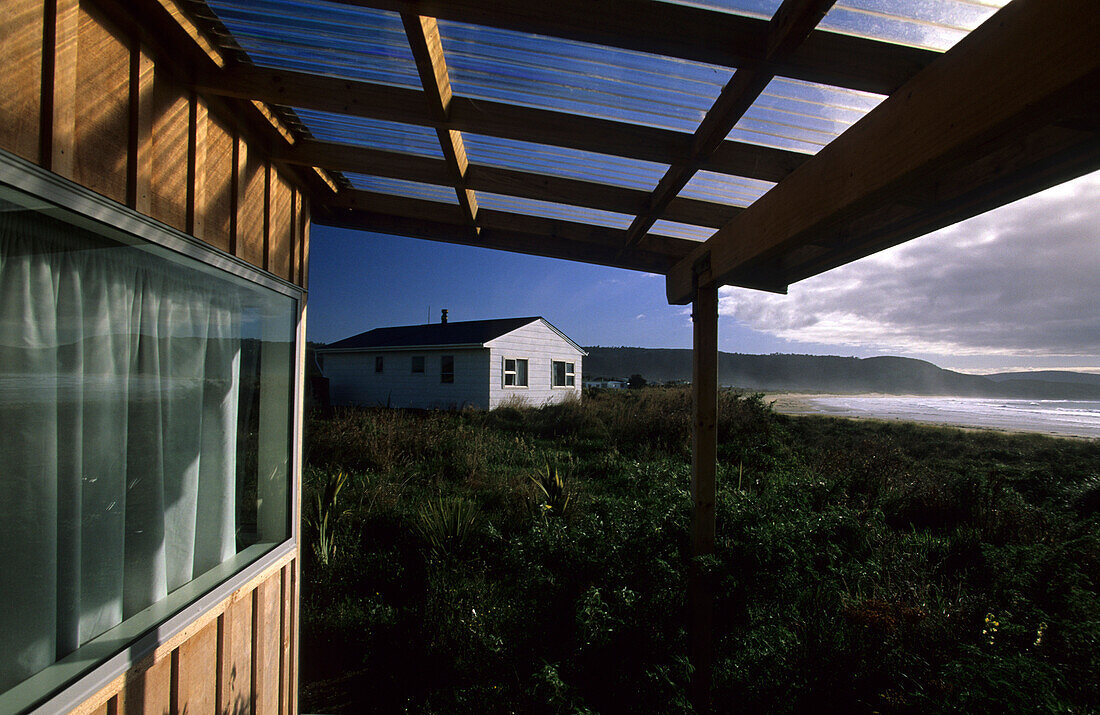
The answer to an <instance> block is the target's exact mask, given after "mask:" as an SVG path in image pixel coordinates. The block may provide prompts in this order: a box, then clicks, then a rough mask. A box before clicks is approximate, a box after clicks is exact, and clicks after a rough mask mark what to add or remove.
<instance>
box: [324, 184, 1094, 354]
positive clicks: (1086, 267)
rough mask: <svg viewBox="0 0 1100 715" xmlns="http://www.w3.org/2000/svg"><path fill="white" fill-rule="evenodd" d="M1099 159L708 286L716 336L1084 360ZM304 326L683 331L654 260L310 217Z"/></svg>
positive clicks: (831, 350)
mask: <svg viewBox="0 0 1100 715" xmlns="http://www.w3.org/2000/svg"><path fill="white" fill-rule="evenodd" d="M1097 207H1100V173H1097V174H1093V175H1090V176H1086V177H1083V178H1081V179H1078V180H1077V181H1074V182H1069V183H1067V184H1063V185H1062V186H1059V187H1055V188H1053V189H1050V190H1048V191H1046V192H1043V193H1041V194H1038V195H1036V196H1033V197H1030V198H1028V199H1024V200H1022V201H1019V202H1016V203H1015V204H1010V205H1008V206H1005V207H1002V208H1001V209H998V210H996V211H992V212H989V213H987V214H984V215H982V216H978V217H975V218H973V219H970V220H969V221H966V222H963V223H960V224H956V225H955V226H952V227H948V228H946V229H943V230H941V231H938V232H936V233H934V234H930V235H928V236H925V237H922V238H918V239H915V240H913V241H911V242H909V243H907V244H903V245H901V246H898V247H896V248H893V249H890V250H889V251H884V252H882V253H880V254H877V255H876V256H872V257H869V258H866V259H863V260H861V261H857V262H855V263H853V264H850V265H848V266H844V267H841V268H838V269H835V270H833V271H830V272H828V273H826V274H823V275H821V276H816V277H814V278H811V279H808V280H805V281H802V282H801V283H798V284H795V285H794V286H792V287H791V291H790V294H789V295H787V296H776V295H772V294H766V293H760V292H755V291H748V290H743V289H733V288H723V289H722V291H721V311H720V312H721V315H722V318H721V320H720V322H719V346H720V349H722V350H725V351H729V352H745V353H770V352H798V353H811V354H830V355H856V356H871V355H882V354H893V355H906V356H911V357H919V358H923V359H928V360H931V361H932V362H935V363H936V364H938V365H942V366H944V367H950V368H955V369H963V370H967V371H974V372H988V371H994V370H1002V369H1044V368H1062V369H1086V370H1090V371H1097V372H1100V209H1098V208H1097ZM311 253H312V258H311V266H310V296H309V322H308V334H309V338H310V339H311V340H316V341H322V342H331V341H334V340H338V339H340V338H344V337H348V336H349V335H353V334H355V333H359V332H362V331H364V330H370V329H372V328H376V327H381V326H387V325H411V324H417V323H424V322H428V321H429V320H431V321H433V322H434V321H437V320H439V311H440V309H441V308H447V309H448V310H449V311H450V316H451V320H476V319H482V318H494V317H508V316H526V315H542V316H544V317H545V318H547V319H548V320H549V321H550V322H552V323H554V324H555V325H556V326H558V327H559V328H560V329H561V330H563V331H564V332H565V333H566V334H567V335H569V336H570V337H572V338H573V339H574V340H576V341H577V342H578V343H580V344H582V345H631V346H639V347H678V348H686V347H690V346H691V323H690V317H689V315H688V312H689V311H688V310H687V309H686V308H685V307H683V306H670V305H668V304H667V303H666V301H665V297H664V279H663V278H662V277H661V276H655V275H651V274H644V273H638V272H635V271H626V270H619V269H613V268H603V267H599V266H590V265H586V264H580V263H571V262H568V261H560V260H554V259H546V258H536V257H532V256H524V255H520V254H514V253H506V252H502V251H490V250H487V249H478V248H470V247H464V246H452V245H449V244H443V243H434V242H431V241H423V240H417V239H410V238H397V237H390V236H383V235H377V234H371V233H366V232H357V231H346V230H338V229H331V228H327V227H323V226H316V227H314V229H313V235H312V247H311Z"/></svg>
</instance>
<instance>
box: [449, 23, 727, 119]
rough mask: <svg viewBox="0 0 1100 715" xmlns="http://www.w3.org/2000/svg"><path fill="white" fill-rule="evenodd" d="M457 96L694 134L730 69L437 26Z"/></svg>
mask: <svg viewBox="0 0 1100 715" xmlns="http://www.w3.org/2000/svg"><path fill="white" fill-rule="evenodd" d="M439 32H440V34H441V35H442V38H443V52H444V55H445V56H446V58H447V68H448V70H449V71H450V78H451V87H452V88H453V89H454V92H455V94H457V95H462V96H466V97H473V98H475V99H488V100H494V101H499V102H507V103H510V104H523V105H527V106H532V107H543V108H546V109H552V110H557V111H562V112H570V113H577V114H584V115H588V116H592V117H602V118H606V119H615V120H623V121H629V122H634V123H638V124H647V125H650V126H659V127H665V128H668V129H675V130H677V131H682V132H693V131H695V129H696V127H698V125H699V122H700V121H701V120H702V118H703V115H704V114H705V113H706V111H707V110H708V109H710V107H711V105H712V104H713V103H714V100H715V99H717V98H718V94H719V93H720V92H721V91H722V87H723V86H725V84H726V82H728V81H729V78H730V77H731V76H732V74H733V72H732V71H731V70H730V69H729V68H728V67H718V66H715V65H708V64H704V63H702V62H691V61H688V60H681V59H675V58H671V57H663V56H660V55H654V54H649V53H645V52H632V51H629V50H621V49H617V48H613V47H604V46H600V45H592V44H588V43H585V42H573V41H570V40H562V39H556V38H550V37H544V36H541V35H529V34H525V33H522V32H514V31H511V30H500V29H495V28H489V27H482V26H476V25H467V24H464V23H457V22H444V21H442V20H441V21H440V22H439Z"/></svg>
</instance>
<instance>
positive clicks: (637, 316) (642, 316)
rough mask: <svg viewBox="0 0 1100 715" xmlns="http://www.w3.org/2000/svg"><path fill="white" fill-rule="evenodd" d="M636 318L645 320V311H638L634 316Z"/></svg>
mask: <svg viewBox="0 0 1100 715" xmlns="http://www.w3.org/2000/svg"><path fill="white" fill-rule="evenodd" d="M634 320H645V313H638V314H637V315H635V316H634Z"/></svg>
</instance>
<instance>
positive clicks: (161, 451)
mask: <svg viewBox="0 0 1100 715" xmlns="http://www.w3.org/2000/svg"><path fill="white" fill-rule="evenodd" d="M3 195H4V196H7V197H9V198H10V201H9V200H3V199H0V424H2V425H3V426H4V439H3V440H0V464H2V465H3V468H2V470H0V490H2V493H3V494H4V499H2V500H0V558H3V563H4V568H3V569H2V570H0V593H2V594H4V600H5V604H4V605H5V607H4V608H3V609H0V692H2V691H5V690H8V689H9V688H11V687H12V686H14V685H16V684H18V683H19V682H21V681H23V680H25V679H27V678H28V677H30V676H31V675H33V674H35V673H36V672H39V671H41V670H43V669H44V668H47V667H48V666H50V665H51V664H53V663H54V662H55V661H56V660H58V659H60V658H62V657H65V656H67V655H69V654H70V653H73V652H74V651H77V650H78V649H80V648H81V647H82V646H84V645H85V644H88V643H90V642H91V641H93V640H95V641H96V645H95V646H90V647H91V648H93V649H95V655H94V656H91V657H90V659H89V665H94V664H95V662H97V659H102V658H106V657H110V656H112V655H114V654H115V652H118V651H119V650H120V649H122V648H123V647H125V646H126V645H127V643H126V641H125V639H121V638H117V637H114V635H113V634H116V633H119V632H121V631H120V630H119V629H125V628H126V626H125V625H124V624H125V623H126V622H127V621H128V619H131V617H134V616H136V615H137V614H139V613H140V612H142V611H144V610H145V609H147V608H149V607H150V606H153V605H154V604H159V603H162V602H164V601H165V600H166V599H168V598H169V597H170V596H171V595H172V594H174V593H177V592H179V591H180V590H181V589H183V588H184V587H189V585H190V584H192V583H194V582H195V581H196V580H197V579H201V578H203V576H204V574H210V573H212V572H213V571H214V570H215V569H218V568H220V567H221V566H222V565H223V564H226V563H228V562H230V561H231V560H232V559H234V558H235V557H236V555H237V554H238V553H242V552H244V551H246V550H249V551H250V552H251V553H256V555H259V554H260V553H263V552H264V551H266V550H267V549H268V548H270V547H271V546H273V545H275V544H277V543H279V542H282V541H284V540H286V538H288V535H289V534H290V530H289V518H290V517H289V513H290V512H289V494H290V490H289V480H290V443H291V431H292V425H293V423H292V420H291V406H292V393H293V375H294V371H293V367H294V350H295V343H294V341H295V334H296V323H297V301H296V300H295V299H294V298H291V297H288V296H286V295H283V294H280V293H276V292H274V291H271V290H268V289H266V288H262V287H260V286H257V285H255V284H252V283H249V282H247V281H245V280H243V279H240V278H236V277H234V276H231V275H229V274H225V273H222V272H220V271H217V270H216V269H214V268H211V267H208V266H205V265H203V264H201V263H199V262H198V261H195V260H192V259H189V258H185V257H182V256H179V255H177V254H174V253H171V252H168V251H166V250H164V249H161V248H159V247H156V246H152V245H150V244H146V243H144V242H140V241H138V240H137V239H133V240H132V241H131V242H129V243H122V242H119V241H116V240H114V239H110V238H107V237H105V236H102V235H98V234H95V233H91V232H89V231H88V230H85V229H83V228H79V227H77V226H76V225H74V224H72V223H69V222H68V221H67V220H66V218H65V216H66V214H64V213H63V212H62V211H60V210H57V209H50V208H47V209H45V210H37V209H32V208H29V207H30V206H34V205H36V204H37V205H38V206H41V205H42V204H41V202H34V201H33V200H30V199H27V198H25V197H22V195H19V194H15V193H14V192H12V193H8V192H5V193H4V194H3ZM261 475H262V478H261ZM256 545H267V548H264V549H260V550H259V551H257V550H256V549H253V548H252V547H254V546H256ZM242 565H243V564H242ZM96 639H99V640H96ZM104 639H106V640H104ZM103 643H107V644H110V647H109V648H103V647H102V645H101V644H103ZM100 649H101V650H100Z"/></svg>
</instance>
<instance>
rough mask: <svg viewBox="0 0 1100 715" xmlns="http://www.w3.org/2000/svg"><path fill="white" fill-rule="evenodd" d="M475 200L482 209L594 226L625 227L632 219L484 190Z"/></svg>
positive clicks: (597, 210)
mask: <svg viewBox="0 0 1100 715" xmlns="http://www.w3.org/2000/svg"><path fill="white" fill-rule="evenodd" d="M477 202H478V205H479V206H480V207H481V208H483V209H491V210H495V211H507V212H509V213H518V214H528V215H531V216H542V217H543V218H554V219H561V220H563V221H574V222H577V223H589V224H592V225H594V226H607V227H609V228H622V229H625V228H627V227H629V226H630V222H631V221H632V220H633V219H634V217H633V216H627V215H626V214H620V213H614V212H612V211H600V210H599V209H587V208H582V207H580V206H569V205H567V204H557V203H553V202H551V201H538V200H536V199H522V198H518V197H515V196H503V195H501V194H491V193H488V192H485V191H479V192H478V193H477Z"/></svg>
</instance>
